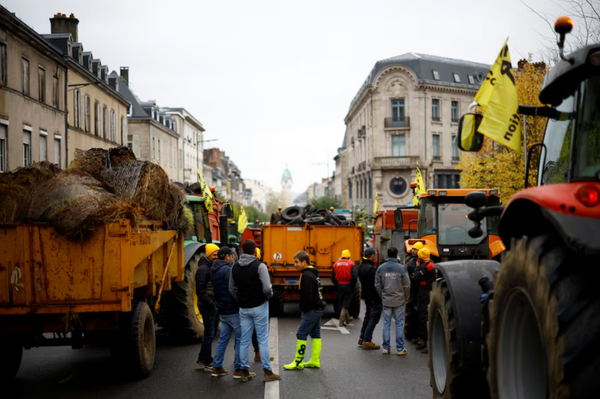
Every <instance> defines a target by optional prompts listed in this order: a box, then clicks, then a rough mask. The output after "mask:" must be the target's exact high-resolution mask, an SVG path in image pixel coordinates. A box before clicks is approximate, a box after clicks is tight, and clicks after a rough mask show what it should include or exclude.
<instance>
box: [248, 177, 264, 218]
mask: <svg viewBox="0 0 600 399" xmlns="http://www.w3.org/2000/svg"><path fill="white" fill-rule="evenodd" d="M244 185H245V186H246V188H245V190H244V191H245V192H248V196H247V199H246V205H247V206H253V207H255V208H256V209H258V210H259V211H261V212H266V211H267V194H268V192H269V189H268V188H267V186H266V185H265V182H264V181H262V180H253V179H248V180H244Z"/></svg>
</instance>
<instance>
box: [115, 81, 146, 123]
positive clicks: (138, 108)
mask: <svg viewBox="0 0 600 399" xmlns="http://www.w3.org/2000/svg"><path fill="white" fill-rule="evenodd" d="M108 76H109V77H112V78H115V77H116V78H118V79H119V94H121V95H122V96H123V97H125V98H126V99H127V101H129V102H130V103H131V111H132V112H131V116H130V117H129V118H134V119H150V115H148V113H146V111H144V108H142V104H141V103H142V102H141V101H140V99H139V98H137V96H136V95H135V94H134V93H133V92H132V91H131V89H130V88H129V86H128V85H127V82H125V79H123V78H122V77H121V76H120V75H119V74H118V73H117V72H116V71H112V72H111V73H110V75H108Z"/></svg>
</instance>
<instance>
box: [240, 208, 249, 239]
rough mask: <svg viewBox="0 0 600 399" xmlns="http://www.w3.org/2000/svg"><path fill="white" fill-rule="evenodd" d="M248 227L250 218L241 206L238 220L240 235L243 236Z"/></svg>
mask: <svg viewBox="0 0 600 399" xmlns="http://www.w3.org/2000/svg"><path fill="white" fill-rule="evenodd" d="M246 227H248V216H246V211H245V210H244V207H243V206H240V217H239V218H238V233H240V234H242V233H243V232H244V231H245V230H246Z"/></svg>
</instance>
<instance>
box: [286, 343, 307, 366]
mask: <svg viewBox="0 0 600 399" xmlns="http://www.w3.org/2000/svg"><path fill="white" fill-rule="evenodd" d="M305 354H306V341H301V340H297V341H296V358H295V359H294V361H293V362H291V363H290V364H286V365H284V366H283V368H284V369H286V370H302V369H303V368H304V363H302V361H303V360H304V355H305Z"/></svg>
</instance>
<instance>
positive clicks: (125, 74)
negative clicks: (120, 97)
mask: <svg viewBox="0 0 600 399" xmlns="http://www.w3.org/2000/svg"><path fill="white" fill-rule="evenodd" d="M121 78H123V80H124V81H125V83H126V84H127V86H129V67H121Z"/></svg>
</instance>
